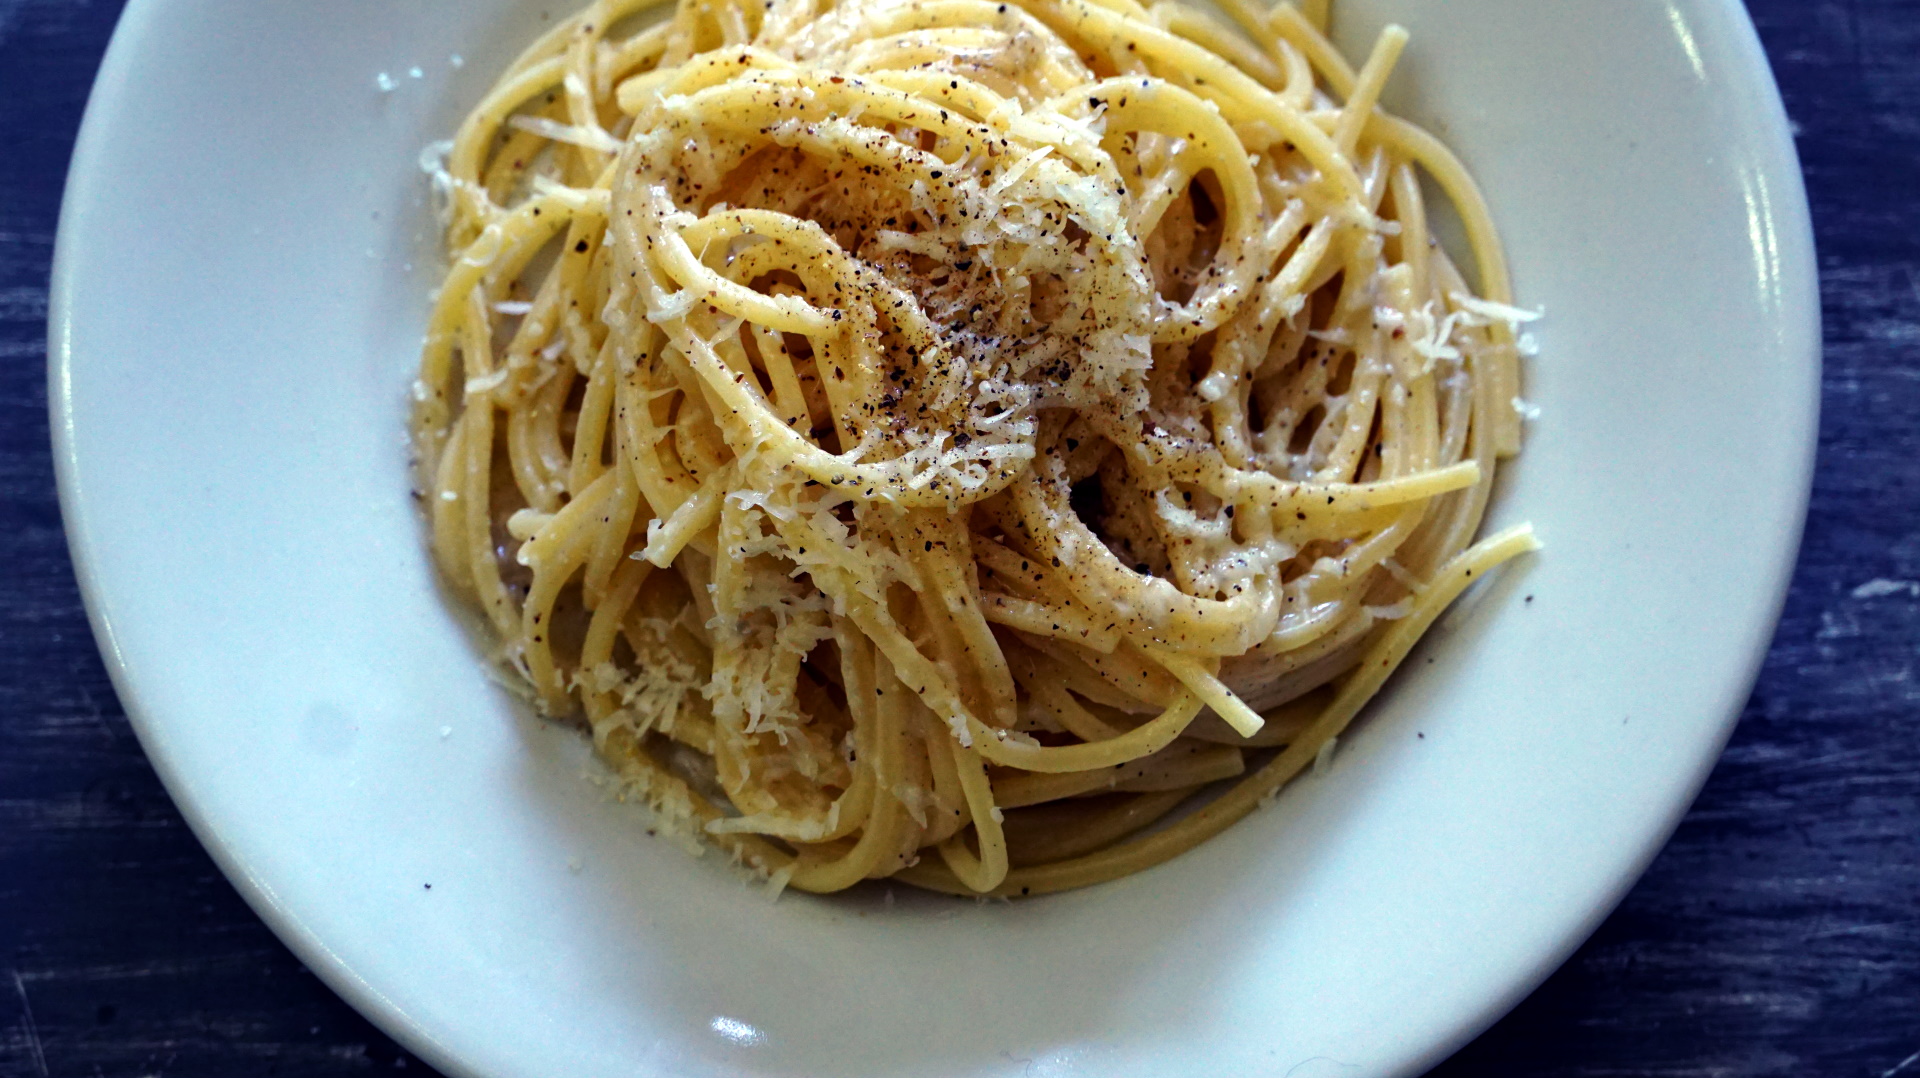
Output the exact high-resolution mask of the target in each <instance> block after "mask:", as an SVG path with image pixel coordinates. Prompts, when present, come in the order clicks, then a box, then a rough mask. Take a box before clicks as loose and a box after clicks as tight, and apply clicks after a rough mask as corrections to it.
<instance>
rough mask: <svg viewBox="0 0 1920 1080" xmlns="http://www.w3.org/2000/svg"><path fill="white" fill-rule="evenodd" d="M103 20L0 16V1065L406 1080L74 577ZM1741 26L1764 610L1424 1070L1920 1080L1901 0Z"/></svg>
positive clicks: (1911, 375)
mask: <svg viewBox="0 0 1920 1080" xmlns="http://www.w3.org/2000/svg"><path fill="white" fill-rule="evenodd" d="M1516 2H1517V0H1516ZM119 7H120V3H119V2H117V0H0V581H4V586H0V587H3V588H4V595H5V596H6V597H7V602H6V603H5V604H3V605H0V1074H15V1075H29V1076H31V1075H45V1074H49V1073H50V1074H54V1075H60V1074H84V1073H106V1074H133V1073H154V1074H169V1073H171V1074H182V1073H184V1074H196V1073H197V1074H238V1073H252V1074H279V1073H294V1074H342V1075H345V1074H408V1073H426V1072H429V1071H430V1070H429V1069H428V1068H427V1067H426V1066H425V1065H424V1064H423V1063H421V1062H419V1061H417V1060H415V1059H414V1058H413V1057H412V1055H410V1054H409V1053H407V1052H406V1051H405V1050H404V1049H403V1048H401V1047H400V1046H398V1045H396V1044H395V1043H394V1042H393V1041H392V1040H391V1039H389V1038H388V1037H387V1036H385V1035H383V1034H382V1033H381V1032H379V1031H378V1030H376V1029H375V1028H374V1027H373V1026H372V1025H370V1024H368V1023H367V1022H366V1021H364V1020H362V1019H361V1018H360V1017H359V1016H358V1015H357V1014H356V1013H355V1012H354V1011H353V1010H352V1009H351V1008H349V1007H348V1006H347V1005H345V1004H344V1003H342V1002H341V1000H340V999H339V998H338V997H336V996H335V995H334V994H333V993H332V992H331V991H330V990H328V989H327V988H326V987H325V986H324V985H323V984H321V982H320V981H319V980H318V979H317V978H315V977H314V976H313V975H312V974H311V973H309V972H308V971H307V970H306V969H305V968H304V967H302V966H301V964H300V963H299V961H298V960H296V959H295V958H294V957H293V956H292V955H291V954H290V953H289V952H288V951H287V950H286V949H285V948H284V947H283V946H282V945H281V944H280V943H279V941H278V940H276V939H275V938H274V936H273V935H272V934H271V933H270V932H268V930H267V928H266V927H265V926H264V925H263V924H262V923H261V922H260V920H259V919H257V918H256V917H255V916H254V915H253V913H252V912H251V911H250V910H249V909H248V908H247V906H246V904H245V903H243V902H242V901H241V900H240V897H239V896H238V894H236V893H235V892H234V890H233V888H232V887H231V886H230V885H228V884H227V882H226V880H225V879H224V878H223V877H222V876H221V875H220V873H219V871H218V870H216V869H215V868H214V865H213V862H212V861H211V860H210V859H209V858H208V857H207V854H206V852H205V851H204V850H202V848H201V847H200V845H199V843H198V842H197V841H196V840H195V839H194V838H193V836H192V834H191V833H190V832H189V831H188V829H187V827H186V825H185V823H184V822H183V821H182V820H181V817H180V814H179V812H178V811H177V810H176V809H175V808H174V805H173V802H172V800H170V799H169V798H168V797H167V793H166V791H165V790H163V789H162V788H161V786H160V783H159V781H158V780H157V779H156V778H155V776H154V773H153V771H152V769H151V768H150V767H149V765H148V763H147V759H146V757H145V755H143V754H142V753H141V750H140V746H139V744H138V742H137V741H136V740H135V738H134V735H133V732H132V730H131V729H130V728H129V726H128V724H127V719H126V716H125V714H124V712H123V710H122V709H121V707H120V705H119V703H118V701H117V700H116V699H115V697H114V693H113V689H112V687H111V685H110V684H109V683H108V679H107V673H106V671H105V669H104V668H103V666H102V663H101V660H100V657H99V654H98V653H97V652H96V650H95V648H94V642H93V638H92V635H91V634H90V632H89V631H88V628H87V622H86V615H85V612H84V611H83V610H82V608H81V603H80V596H79V593H78V591H77V590H76V588H75V585H74V578H73V569H72V566H71V564H70V563H69V562H68V558H67V547H66V541H65V539H64V537H63V535H62V533H61V526H60V511H59V507H58V505H57V502H56V499H55V495H54V483H53V465H52V460H51V454H50V450H49V444H48V431H47V394H46V375H45V371H46V345H45V337H46V316H47V276H48V270H49V266H50V263H51V261H52V258H53V245H54V224H55V220H56V217H57V214H58V210H59V204H60V193H61V188H62V185H63V183H64V180H65V173H66V168H67V160H68V157H69V155H70V153H71V152H72V147H73V139H74V133H75V131H76V129H77V128H78V126H79V123H80V116H81V111H82V109H83V107H84V105H85V103H86V98H87V91H88V88H89V87H90V85H91V84H92V81H93V74H94V70H95V68H96V67H97V65H98V64H99V61H100V56H101V53H102V51H103V50H104V49H105V47H106V44H107V39H108V37H109V35H110V34H111V32H112V29H113V24H114V20H115V18H116V17H117V15H118V11H119ZM1749 10H1750V11H1751V12H1752V14H1753V17H1754V20H1755V23H1756V24H1757V25H1758V27H1759V30H1760V36H1761V38H1762V39H1763V40H1764V42H1765V44H1766V48H1767V53H1768V56H1769V57H1770V58H1771V60H1772V63H1773V70H1774V73H1775V76H1776V77H1777V78H1778V80H1779V82H1780V85H1781V89H1782V91H1783V93H1784V95H1785V98H1786V103H1787V112H1788V114H1789V115H1790V116H1791V117H1792V119H1793V121H1794V125H1795V130H1796V136H1797V139H1798V142H1799V149H1800V156H1801V160H1802V162H1803V164H1804V167H1805V170H1806V176H1807V186H1808V189H1809V192H1810V195H1811V199H1812V205H1813V221H1814V228H1815V231H1816V233H1817V237H1818V245H1819V252H1820V277H1821V293H1822V301H1823V308H1824V317H1825V335H1826V342H1825V377H1824V384H1823V394H1824V400H1823V402H1822V418H1821V429H1820V453H1819V465H1818V470H1817V474H1816V479H1815V482H1814V492H1813V505H1812V510H1811V513H1810V517H1809V521H1808V526H1807V532H1806V540H1805V543H1804V546H1803V547H1802V550H1801V553H1800V559H1799V565H1798V567H1797V569H1796V571H1795V573H1794V578H1793V585H1792V591H1791V594H1790V595H1789V597H1788V600H1787V605H1786V612H1785V616H1784V618H1783V619H1782V620H1781V623H1780V627H1779V630H1778V632H1777V633H1776V635H1775V637H1774V640H1773V645H1772V648H1771V650H1770V652H1769V653H1768V656H1767V660H1766V665H1765V668H1764V669H1763V670H1762V672H1761V674H1760V677H1759V681H1758V683H1757V684H1756V686H1755V688H1754V691H1753V696H1752V699H1751V700H1750V701H1749V702H1748V703H1747V706H1746V710H1745V713H1744V715H1743V716H1742V717H1741V720H1740V726H1739V728H1738V730H1736V731H1735V733H1734V735H1733V739H1732V742H1731V743H1730V744H1729V745H1728V747H1727V750H1726V753H1725V756H1724V757H1723V758H1722V759H1721V761H1720V763H1719V766H1718V767H1717V768H1716V769H1715V770H1714V772H1713V775H1712V777H1711V779H1710V780H1708V782H1707V785H1706V788H1705V789H1704V790H1703V791H1702V792H1701V794H1700V797H1699V800H1698V801H1697V802H1696V803H1695V804H1694V806H1693V809H1692V811H1691V812H1690V813H1689V814H1688V815H1687V816H1686V819H1685V821H1684V822H1683V823H1682V824H1681V825H1680V828H1679V831H1678V832H1677V833H1676V834H1675V835H1674V837H1673V840H1672V842H1671V843H1669V844H1668V845H1667V847H1666V849H1665V850H1664V851H1663V852H1662V854H1661V855H1660V856H1659V857H1658V858H1657V859H1656V860H1655V861H1654V863H1653V865H1652V867H1651V868H1650V869H1649V870H1648V871H1647V874H1646V876H1645V878H1644V879H1642V880H1641V881H1640V883H1639V884H1638V886H1637V887H1635V888H1634V889H1633V891H1632V892H1631V893H1630V894H1629V895H1628V896H1627V898H1626V900H1625V901H1624V902H1623V903H1622V904H1621V905H1620V907H1619V909H1618V910H1617V911H1616V912H1614V914H1613V915H1612V917H1611V918H1609V919H1608V920H1607V921H1606V922H1605V923H1604V924H1603V925H1602V926H1601V927H1600V929H1599V931H1598V932H1597V933H1595V934H1594V936H1593V938H1592V939H1591V940H1590V941H1588V942H1587V943H1586V944H1585V945H1584V946H1583V947H1582V948H1581V949H1580V950H1579V951H1578V952H1576V953H1575V954H1574V955H1573V957H1572V958H1571V959H1569V960H1568V961H1567V962H1566V964H1565V965H1564V966H1563V967H1561V969H1560V970H1559V971H1558V972H1556V973H1555V974H1554V975H1552V976H1551V977H1550V978H1548V979H1547V981H1546V982H1545V984H1544V985H1542V986H1541V987H1540V988H1539V990H1538V991H1536V992H1535V993H1534V994H1533V995H1532V996H1531V997H1529V998H1527V999H1526V1000H1525V1001H1524V1002H1523V1003H1522V1004H1521V1005H1520V1006H1519V1007H1518V1008H1516V1009H1515V1010H1514V1011H1513V1012H1512V1014H1510V1015H1509V1016H1508V1017H1507V1018H1506V1019H1504V1020H1502V1021H1501V1022H1499V1023H1498V1024H1495V1025H1494V1027H1493V1028H1492V1029H1491V1030H1489V1031H1488V1032H1487V1033H1485V1034H1484V1035H1482V1036H1481V1037H1480V1038H1479V1039H1477V1040H1475V1041H1474V1042H1473V1043H1471V1044H1470V1045H1468V1046H1467V1047H1466V1048H1464V1049H1462V1050H1461V1051H1460V1052H1459V1053H1458V1054H1456V1055H1455V1056H1454V1057H1453V1058H1451V1059H1450V1060H1448V1061H1446V1062H1444V1063H1442V1065H1441V1066H1440V1067H1439V1069H1438V1070H1437V1072H1439V1073H1442V1074H1456V1073H1458V1074H1474V1073H1479V1074H1591V1073H1603V1074H1605V1073H1613V1074H1621V1073H1634V1074H1647V1073H1687V1074H1698V1073H1708V1074H1727V1073H1732V1074H1761V1075H1796V1074H1797V1075H1830V1074H1853V1075H1867V1076H1920V733H1917V732H1916V723H1915V721H1916V720H1920V680H1916V679H1915V678H1914V677H1913V676H1914V669H1915V666H1916V660H1920V656H1916V653H1920V584H1916V583H1920V427H1917V425H1916V418H1917V417H1920V0H1749Z"/></svg>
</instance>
